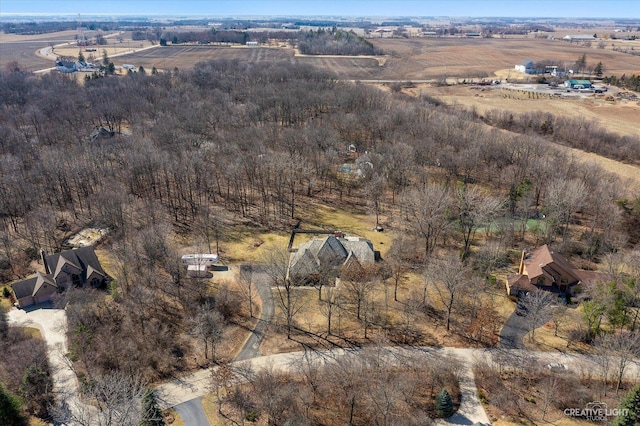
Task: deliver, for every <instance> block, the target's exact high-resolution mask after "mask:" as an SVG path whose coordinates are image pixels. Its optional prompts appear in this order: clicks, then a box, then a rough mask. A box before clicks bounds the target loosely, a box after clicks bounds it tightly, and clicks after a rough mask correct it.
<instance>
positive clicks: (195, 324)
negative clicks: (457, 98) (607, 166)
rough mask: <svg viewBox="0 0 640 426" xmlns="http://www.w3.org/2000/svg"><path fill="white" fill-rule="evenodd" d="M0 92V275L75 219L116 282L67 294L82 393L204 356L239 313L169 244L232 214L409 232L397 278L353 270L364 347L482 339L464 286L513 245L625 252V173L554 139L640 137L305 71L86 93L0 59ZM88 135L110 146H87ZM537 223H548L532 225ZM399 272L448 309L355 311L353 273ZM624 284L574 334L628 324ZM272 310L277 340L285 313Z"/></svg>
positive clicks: (50, 244)
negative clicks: (190, 276) (369, 218)
mask: <svg viewBox="0 0 640 426" xmlns="http://www.w3.org/2000/svg"><path fill="white" fill-rule="evenodd" d="M0 102H1V105H2V109H0V135H1V136H0V242H2V244H1V245H0V266H2V269H1V270H0V273H1V274H2V279H3V280H7V281H8V280H11V279H15V278H18V277H22V276H25V275H26V274H28V273H29V272H30V270H29V262H30V261H32V260H36V259H37V254H38V249H39V248H40V247H42V248H45V249H46V250H47V251H48V252H52V251H56V250H59V249H60V248H62V246H63V241H64V237H66V236H68V235H69V233H71V232H72V231H74V230H78V229H80V228H82V227H84V226H87V225H97V226H104V227H108V228H109V229H110V230H111V233H110V237H109V241H108V242H107V244H108V245H109V248H110V249H111V251H112V253H113V256H114V257H115V259H116V261H115V269H116V273H115V274H114V275H116V276H114V277H113V278H114V279H113V281H112V282H111V284H110V286H109V288H108V289H107V290H108V291H104V290H103V291H98V292H90V291H87V292H84V291H71V292H68V294H66V295H64V299H63V302H64V303H68V305H67V313H68V317H69V330H70V331H69V338H70V350H71V356H72V358H73V360H74V361H76V362H78V363H79V364H78V371H81V372H82V373H83V374H85V375H86V377H87V384H90V383H91V377H94V376H98V375H100V374H104V373H106V372H109V371H121V372H122V373H124V374H132V373H134V372H135V373H136V374H140V375H142V376H143V378H144V380H147V381H151V380H157V379H160V378H165V377H169V376H170V375H171V374H173V373H174V372H175V371H176V370H181V369H186V368H188V367H189V365H187V359H190V358H191V357H192V356H193V354H194V353H195V352H196V351H200V350H201V349H199V347H200V345H199V344H198V345H196V344H194V342H195V341H197V342H202V343H203V346H204V347H205V356H206V357H208V356H209V351H208V348H211V347H213V346H215V344H216V342H218V340H219V338H220V334H221V333H222V332H223V330H224V328H225V327H226V326H227V325H230V324H239V323H242V321H243V318H240V316H242V315H243V314H242V310H241V309H239V305H240V304H243V303H244V301H243V300H242V298H241V296H239V295H238V294H235V293H234V292H232V291H229V289H226V288H224V287H223V288H219V289H217V291H216V292H215V294H212V293H211V292H210V291H209V289H208V288H207V285H206V283H205V282H203V281H201V280H187V279H186V278H185V277H184V271H183V270H182V267H181V265H179V256H178V255H177V253H178V252H177V249H178V247H177V243H176V238H175V236H180V237H184V238H199V239H202V240H203V241H205V242H206V244H209V246H211V245H212V244H213V243H214V242H216V241H217V240H222V241H224V239H225V238H227V237H226V234H225V232H226V230H228V229H229V228H230V227H231V226H234V225H242V226H250V227H253V228H254V229H256V230H259V229H277V230H285V231H286V230H289V229H290V227H291V226H292V224H294V223H295V222H296V219H297V218H298V217H299V215H300V212H306V213H309V212H311V211H312V209H313V206H314V205H317V204H318V203H327V204H332V205H338V206H342V207H345V208H348V209H352V210H353V211H361V212H370V213H371V214H372V215H375V216H376V217H377V216H382V217H386V218H388V219H385V220H388V221H392V220H393V224H394V226H395V227H396V230H397V232H398V233H399V234H401V233H402V232H403V231H406V235H407V236H406V237H405V238H404V239H403V240H402V241H398V242H397V244H395V245H394V249H393V250H392V251H391V252H390V255H389V258H388V259H387V260H388V265H389V267H390V268H391V273H388V272H387V273H384V274H382V273H381V274H380V275H378V276H375V274H374V275H371V274H369V275H367V277H368V278H367V279H365V280H358V279H353V280H351V281H353V283H352V284H353V285H352V288H353V291H352V292H351V293H350V294H351V295H352V297H351V298H350V299H349V300H348V301H346V302H345V304H344V305H342V306H345V307H346V308H345V309H349V311H350V312H351V315H353V316H354V318H355V317H357V320H358V321H361V323H362V325H363V332H364V338H366V337H367V332H368V331H370V329H371V328H378V329H382V330H383V332H384V333H388V335H387V338H388V339H390V340H391V341H392V342H399V343H424V341H422V340H419V339H418V340H415V341H411V340H406V339H407V336H409V335H411V333H412V332H413V331H414V330H411V328H410V325H411V324H412V323H413V322H414V320H415V319H416V318H420V320H421V321H437V322H439V324H441V325H442V326H443V327H444V326H445V324H446V329H447V330H450V329H451V331H452V332H453V333H457V334H460V335H462V336H464V337H465V338H467V339H468V341H469V342H473V344H476V345H477V344H480V345H493V344H495V331H496V324H495V318H494V317H495V316H494V315H493V314H492V313H491V310H490V309H491V308H490V307H487V306H483V305H482V304H481V301H480V300H479V299H478V298H474V297H473V294H471V293H467V294H461V293H464V291H463V290H462V288H463V287H461V285H460V284H461V283H462V284H464V288H472V289H474V291H476V290H478V289H481V288H482V287H483V285H485V284H484V280H483V279H488V281H489V282H491V274H492V273H493V271H494V269H495V268H497V267H500V266H508V265H509V264H510V263H511V262H513V261H514V258H513V252H512V251H511V249H513V248H521V247H522V246H525V245H529V244H542V243H545V242H547V243H555V244H556V246H557V247H560V248H561V250H562V251H563V252H564V253H566V254H567V255H574V256H576V257H580V258H582V261H583V264H584V265H585V266H586V267H598V263H601V264H603V263H606V264H607V265H608V266H609V269H611V270H612V271H613V270H614V269H615V268H617V267H618V266H617V265H622V264H623V263H624V259H623V258H622V255H623V254H625V253H627V252H630V251H631V249H632V248H633V246H634V245H635V244H637V243H638V234H637V229H638V227H637V223H638V220H639V218H640V202H638V200H633V199H625V198H624V197H625V192H624V189H625V186H624V183H623V182H620V181H619V180H618V179H617V178H615V177H613V176H611V175H609V174H607V173H606V172H605V171H603V170H601V169H599V168H598V167H597V166H595V165H584V164H579V163H576V162H574V160H572V159H571V158H569V157H568V156H566V155H565V154H563V152H562V151H561V150H560V149H558V148H557V147H556V146H555V145H554V143H555V142H559V143H563V144H567V143H569V144H572V145H573V146H577V147H590V146H593V148H589V149H591V150H593V151H595V152H601V153H603V155H604V154H606V155H611V156H612V157H613V158H619V157H623V156H624V155H625V154H624V152H627V153H633V151H634V147H637V143H638V142H637V140H636V139H633V138H628V137H625V138H623V137H617V136H613V135H610V134H606V133H605V132H603V131H601V130H599V129H596V128H594V127H593V126H589V128H585V129H583V130H580V132H577V133H576V132H569V131H568V129H569V128H571V124H570V123H569V124H565V123H564V122H563V121H562V120H561V119H559V118H556V117H552V116H547V115H539V116H538V115H529V116H522V117H511V116H506V117H505V116H501V115H500V114H498V113H491V114H488V115H487V117H479V116H478V114H476V113H475V112H473V111H456V110H454V109H452V108H450V107H446V106H444V105H441V104H439V102H437V101H436V100H433V99H430V98H428V97H418V98H413V97H408V96H406V95H404V94H402V93H386V92H383V91H381V90H379V89H376V88H372V87H368V86H365V85H361V84H352V83H348V82H343V81H339V80H337V79H336V77H335V76H334V75H331V74H328V73H326V72H324V71H319V70H316V69H314V68H311V67H309V66H303V65H292V64H286V65H284V64H264V65H260V66H258V65H256V64H251V63H240V62H235V61H215V62H208V63H200V64H198V65H196V66H195V68H194V69H193V70H190V71H183V70H178V69H176V70H174V71H172V72H165V73H158V74H154V75H144V74H140V73H131V74H129V75H127V76H123V77H115V76H107V77H104V78H99V79H93V80H89V81H86V82H84V84H83V85H82V84H79V83H77V81H76V80H75V79H73V78H69V77H67V76H64V75H59V74H51V75H42V76H34V75H32V74H30V73H26V72H22V71H20V68H19V66H12V67H11V68H10V70H8V71H5V72H2V73H0ZM493 126H496V127H493ZM97 127H104V128H105V129H107V130H109V131H112V132H113V134H114V137H100V136H99V137H97V138H92V137H90V135H91V133H92V132H93V131H94V130H95V129H96V128H97ZM505 129H507V130H511V131H507V130H505ZM591 134H596V135H598V136H597V137H594V138H589V137H588V136H589V135H591ZM580 135H586V136H584V137H581V136H580ZM578 137H579V139H578ZM598 141H601V143H606V144H607V146H609V147H610V146H615V147H616V148H615V149H610V148H604V147H602V148H598V147H597V146H596V145H597V144H596V142H598ZM580 144H586V145H580ZM351 145H353V148H355V151H356V153H355V154H354V153H349V150H350V149H349V148H350V146H351ZM351 151H353V149H351ZM357 156H359V158H358V160H359V162H358V161H356V160H355V159H354V157H357ZM627 159H628V160H631V161H637V160H636V158H635V157H633V156H630V157H627ZM343 163H350V164H353V165H354V168H357V167H360V166H358V164H360V165H363V164H366V166H361V167H362V168H361V169H360V170H361V173H360V174H359V175H357V176H355V175H354V176H352V175H346V174H345V173H344V172H339V171H338V170H339V169H338V167H339V166H340V165H341V164H343ZM541 215H544V217H545V223H546V226H545V227H541V228H538V229H536V230H527V227H526V223H527V220H528V219H530V218H539V217H541ZM394 218H395V219H394ZM383 225H385V223H383ZM516 253H517V252H516ZM226 260H230V261H233V260H237V259H226ZM425 265H426V266H425ZM411 268H413V270H414V271H415V270H418V271H419V273H424V275H425V282H427V281H428V280H431V281H434V282H438V283H442V285H443V286H444V290H443V293H442V295H443V297H442V299H443V303H442V305H443V306H444V307H445V310H444V311H437V312H434V309H433V307H432V306H429V304H428V303H425V302H426V301H425V296H424V295H415V297H414V299H415V300H413V301H412V303H406V306H407V308H406V312H404V313H403V315H402V318H403V321H402V324H398V323H396V324H392V323H388V322H385V321H382V320H381V315H380V314H379V313H377V312H374V311H373V308H372V307H373V306H374V305H372V304H368V303H367V299H366V294H367V293H366V289H367V283H369V284H371V283H375V282H379V281H380V280H389V279H391V280H395V282H396V285H397V283H398V281H401V280H402V279H403V278H402V277H403V271H406V270H408V269H411ZM616 270H617V269H616ZM636 272H637V271H636ZM460 274H462V275H460ZM617 276H618V277H620V283H622V282H623V281H624V280H623V275H622V273H620V274H618V275H617ZM471 277H474V278H471ZM627 278H628V277H627ZM624 279H625V280H626V278H624ZM472 282H473V283H474V284H473V285H470V284H469V283H472ZM624 282H625V283H627V284H626V288H628V289H629V291H624V292H623V291H622V290H621V289H620V288H619V287H618V284H617V282H614V284H613V286H614V287H613V288H611V289H607V288H603V289H600V290H598V291H599V292H600V293H597V294H601V295H602V297H601V298H594V302H593V303H596V304H597V305H596V306H595V308H597V309H596V311H595V313H594V315H595V317H594V318H595V320H594V318H591V319H590V321H591V322H589V323H588V328H587V330H586V332H585V333H584V334H583V337H584V340H588V341H590V340H593V339H594V338H595V337H597V336H599V335H600V334H602V333H605V332H607V331H611V329H610V328H608V326H604V324H603V326H602V327H601V323H602V320H603V318H607V315H610V316H611V318H619V317H620V316H622V319H619V322H618V323H615V324H616V325H615V327H613V329H614V330H629V332H632V331H633V330H634V329H635V327H636V321H635V320H633V313H632V311H631V308H632V307H633V306H636V303H637V301H638V300H639V299H640V297H638V295H637V292H636V291H635V290H634V289H635V288H636V286H635V281H629V280H626V281H624ZM281 284H283V285H284V286H285V287H286V286H287V285H290V284H293V285H295V284H296V283H289V282H286V279H283V282H282V283H281ZM439 285H440V284H439ZM620 285H622V284H620ZM632 290H633V291H632ZM594 294H596V293H594ZM612 294H613V295H614V296H615V297H618V298H617V299H616V298H615V297H614V298H613V299H612V297H609V296H610V295H612ZM325 296H326V293H325ZM445 296H446V297H445ZM622 298H626V299H624V300H625V302H624V303H625V304H623V305H620V304H616V305H615V306H613V304H612V302H611V300H614V299H615V300H616V301H619V300H623V299H622ZM327 300H329V302H327V309H328V310H330V309H333V308H334V304H333V302H331V299H327ZM289 302H290V301H289ZM413 302H415V303H413ZM620 306H623V307H624V308H625V309H627V310H626V311H624V312H622V313H621V311H620V309H619V308H620ZM361 307H362V311H361V310H360V308H361ZM289 308H291V306H289ZM282 309H283V310H285V311H286V309H287V304H286V303H284V304H283V308H282ZM341 309H342V308H341ZM623 310H624V309H623ZM456 313H458V314H462V313H464V315H459V317H460V318H462V320H458V319H456V315H455V314H456ZM285 316H286V317H287V319H288V321H287V322H288V323H287V328H288V330H287V332H288V333H291V332H292V329H293V330H294V331H295V318H293V313H292V312H288V313H287V312H285ZM487 317H489V319H487ZM492 318H493V319H492ZM598 318H599V320H598ZM244 319H246V318H244ZM632 320H633V321H632ZM605 322H606V321H605ZM329 323H330V320H329ZM201 324H212V325H218V326H219V327H213V326H212V327H209V328H207V329H203V328H202V327H201V326H200V325H201ZM487 324H488V325H489V326H487ZM596 326H597V327H596ZM402 327H407V328H402ZM331 333H332V331H331V325H329V333H328V334H331ZM394 335H396V336H402V337H398V338H397V339H396V337H394ZM403 339H405V340H403ZM209 345H211V346H209ZM211 349H212V352H211V355H212V356H214V354H215V351H214V350H213V348H211ZM387 373H388V374H395V372H387ZM385 374H386V373H385ZM438 390H439V389H436V391H438ZM425 410H427V411H429V409H427V408H425ZM363 418H364V417H363Z"/></svg>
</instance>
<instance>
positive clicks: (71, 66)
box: [56, 61, 78, 74]
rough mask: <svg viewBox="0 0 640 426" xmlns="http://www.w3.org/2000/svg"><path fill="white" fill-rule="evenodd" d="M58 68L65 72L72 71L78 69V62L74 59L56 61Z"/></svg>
mask: <svg viewBox="0 0 640 426" xmlns="http://www.w3.org/2000/svg"><path fill="white" fill-rule="evenodd" d="M56 69H57V70H58V71H60V72H63V73H65V74H66V73H72V72H76V71H78V63H77V62H72V61H56Z"/></svg>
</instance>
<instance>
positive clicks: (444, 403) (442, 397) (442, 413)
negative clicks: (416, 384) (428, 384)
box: [436, 388, 453, 419]
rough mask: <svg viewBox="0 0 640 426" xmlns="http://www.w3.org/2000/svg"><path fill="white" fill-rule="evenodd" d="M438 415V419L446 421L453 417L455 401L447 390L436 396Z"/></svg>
mask: <svg viewBox="0 0 640 426" xmlns="http://www.w3.org/2000/svg"><path fill="white" fill-rule="evenodd" d="M436 413H437V414H438V417H441V418H443V419H446V418H448V417H451V416H452V415H453V400H452V399H451V395H449V392H447V390H446V389H444V388H443V389H442V390H441V391H440V393H439V394H438V395H437V396H436Z"/></svg>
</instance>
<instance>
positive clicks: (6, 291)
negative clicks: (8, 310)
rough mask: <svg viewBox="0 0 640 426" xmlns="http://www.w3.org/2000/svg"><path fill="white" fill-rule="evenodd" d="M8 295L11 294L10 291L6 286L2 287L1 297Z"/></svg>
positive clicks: (6, 297)
mask: <svg viewBox="0 0 640 426" xmlns="http://www.w3.org/2000/svg"><path fill="white" fill-rule="evenodd" d="M10 296H11V291H9V289H8V288H7V287H4V288H3V289H2V297H4V298H5V299H8V298H9V297H10Z"/></svg>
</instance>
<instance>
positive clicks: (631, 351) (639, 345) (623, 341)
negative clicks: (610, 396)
mask: <svg viewBox="0 0 640 426" xmlns="http://www.w3.org/2000/svg"><path fill="white" fill-rule="evenodd" d="M596 347H599V348H601V350H602V352H604V354H606V355H607V356H611V357H612V360H611V364H612V366H613V368H615V370H614V372H615V380H616V394H617V393H618V391H619V390H620V386H622V380H623V379H624V373H625V371H626V369H627V367H628V366H629V364H630V363H631V362H633V360H634V358H637V357H638V356H639V355H640V334H639V333H637V332H631V333H624V332H623V333H619V334H607V335H604V336H602V337H601V338H599V339H598V340H596Z"/></svg>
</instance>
